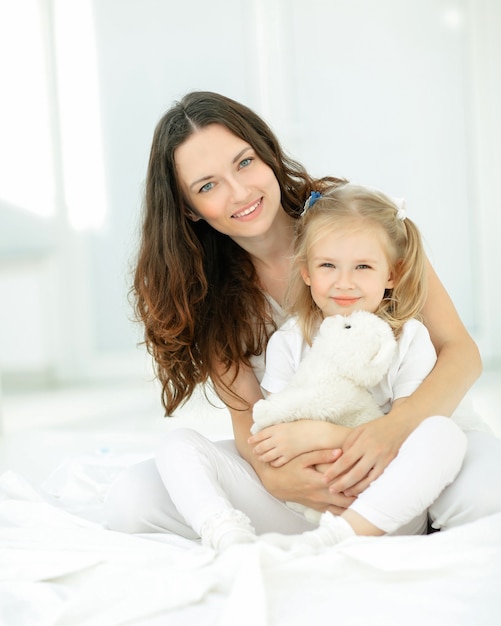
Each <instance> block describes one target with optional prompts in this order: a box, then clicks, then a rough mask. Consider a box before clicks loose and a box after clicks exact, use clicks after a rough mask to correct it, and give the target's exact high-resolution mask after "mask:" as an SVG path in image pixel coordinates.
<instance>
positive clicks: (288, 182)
mask: <svg viewBox="0 0 501 626" xmlns="http://www.w3.org/2000/svg"><path fill="white" fill-rule="evenodd" d="M335 182H336V179H334V178H324V179H321V180H314V179H313V178H311V177H310V176H309V175H308V174H307V172H306V171H305V170H304V168H303V167H302V166H301V165H299V164H298V163H296V162H295V161H293V160H291V159H289V158H287V157H286V155H285V154H284V153H283V151H282V149H281V148H280V145H279V143H278V141H277V140H276V138H275V136H274V135H273V133H272V132H271V130H270V129H269V128H268V126H267V125H266V124H265V122H264V121H263V120H261V119H260V118H259V117H258V116H257V115H256V114H255V113H253V112H252V111H251V110H250V109H248V108H247V107H245V106H243V105H241V104H239V103H237V102H235V101H232V100H230V99H228V98H225V97H224V96H221V95H218V94H214V93H210V92H194V93H190V94H188V95H186V96H185V97H184V98H183V99H182V100H181V102H179V103H177V104H175V105H174V106H173V107H172V108H171V109H170V110H169V111H168V112H167V113H166V114H165V115H164V117H163V118H162V119H161V120H160V122H159V124H158V126H157V128H156V131H155V134H154V138H153V145H152V149H151V154H150V161H149V167H148V175H147V183H146V197H145V212H144V221H143V230H142V240H141V247H140V251H139V256H138V262H137V268H136V274H135V281H134V295H135V297H136V311H137V314H138V318H139V319H140V320H141V321H142V323H143V324H144V327H145V340H146V345H147V348H148V350H149V352H150V353H151V355H152V356H153V359H154V362H155V365H156V373H157V375H158V378H159V380H160V382H161V384H162V389H163V394H162V400H163V404H164V406H165V409H166V413H167V414H168V415H170V414H172V413H173V411H175V409H176V408H177V407H178V406H179V405H180V404H181V403H183V402H184V401H186V400H187V399H189V397H190V396H191V394H192V393H193V391H194V389H195V387H196V386H197V385H198V384H199V383H205V382H208V381H209V380H212V382H213V384H214V386H215V388H216V390H217V392H218V393H219V395H220V397H221V398H222V399H223V401H224V402H225V403H226V404H227V406H228V408H229V410H230V413H231V419H232V424H233V431H234V436H235V445H236V449H237V450H238V453H239V454H237V452H236V450H235V447H234V445H233V444H232V443H225V444H221V445H219V446H218V444H212V443H211V442H207V441H202V440H201V439H200V438H197V441H196V443H194V448H193V450H194V454H197V455H199V454H218V455H219V456H218V458H220V461H221V470H220V471H221V472H222V473H225V472H227V473H228V482H229V483H231V485H232V488H231V489H230V491H231V492H232V493H233V494H234V499H235V500H236V501H235V502H234V505H235V507H236V508H239V509H240V510H244V512H245V513H246V514H247V515H248V516H249V517H250V518H251V519H252V521H253V522H254V526H255V527H256V530H257V532H258V533H260V532H266V531H273V530H275V531H276V530H279V531H280V532H290V533H294V532H298V529H299V531H300V530H304V529H305V528H306V527H305V526H304V525H303V526H302V525H301V524H300V523H299V520H298V519H292V518H291V517H290V515H291V514H292V513H290V512H289V510H288V509H287V507H286V506H285V505H282V502H281V501H284V500H289V501H294V502H299V503H301V504H304V505H306V506H310V507H312V508H316V509H318V510H329V511H331V512H332V513H334V514H340V513H342V512H343V511H344V510H345V508H346V507H347V506H349V505H350V504H351V503H352V502H353V500H354V498H355V497H356V496H357V495H358V494H359V493H361V492H362V491H363V490H364V489H365V488H366V487H367V486H368V485H369V484H370V483H371V482H372V481H373V480H374V479H375V478H377V476H379V475H380V474H381V473H382V472H383V470H384V469H385V467H386V466H387V465H388V464H389V463H390V461H391V460H392V459H393V458H394V457H395V456H396V454H397V452H398V450H399V448H400V446H401V445H402V443H403V442H404V441H405V440H406V438H407V436H408V435H409V434H410V433H411V432H412V431H413V430H414V429H415V428H416V426H417V425H418V424H420V423H421V422H422V421H423V420H424V419H425V418H426V417H428V416H430V415H436V414H440V415H450V414H451V413H452V411H453V410H454V409H455V408H456V406H457V405H458V403H459V402H460V400H461V398H462V397H463V396H464V394H465V393H466V391H467V390H468V388H469V387H470V386H471V385H472V384H473V382H474V381H475V380H476V378H477V377H478V376H479V374H480V371H481V363H480V358H479V354H478V350H477V348H476V346H475V344H474V342H473V341H472V339H471V338H470V337H469V335H468V333H467V331H466V329H465V328H464V326H463V324H462V322H461V320H460V319H459V317H458V315H457V313H456V311H455V309H454V306H453V304H452V302H451V300H450V298H449V297H448V295H447V293H446V291H445V289H444V287H443V286H442V285H441V283H440V281H439V279H438V277H437V276H436V274H435V272H434V271H433V269H432V268H431V266H430V265H429V264H428V297H427V300H426V303H425V306H424V310H423V318H424V323H425V325H426V327H427V328H428V331H429V333H430V336H431V339H432V341H433V344H434V346H435V349H436V351H437V355H438V359H437V364H436V366H435V368H434V369H433V371H432V372H431V373H430V375H429V376H428V377H427V378H426V380H425V381H424V382H423V383H422V385H421V386H420V387H419V388H418V390H417V391H416V392H415V393H414V394H412V395H411V396H410V397H409V398H408V399H406V400H405V402H402V403H401V404H400V405H399V406H398V407H395V409H393V410H392V411H390V413H388V415H386V416H384V417H381V418H379V419H378V420H374V421H372V422H370V423H368V424H366V425H363V426H360V427H357V428H354V429H353V430H352V431H351V432H350V434H349V435H348V436H345V435H344V431H343V432H340V431H339V430H338V427H336V426H335V425H331V427H330V429H329V434H328V436H326V437H325V446H324V449H323V450H314V451H311V452H309V453H305V454H302V455H299V456H297V457H296V458H294V459H292V460H291V461H289V462H288V463H287V464H285V465H284V466H282V467H280V468H277V467H273V466H272V465H270V464H268V463H266V462H263V461H262V460H260V458H259V455H260V453H261V448H260V444H259V443H258V444H257V445H255V446H253V439H252V438H249V434H250V427H251V425H252V406H253V404H254V403H255V402H256V401H257V400H258V399H260V398H261V397H262V393H261V389H260V386H259V378H260V376H262V371H263V359H264V350H265V348H266V343H267V340H268V338H269V336H270V334H271V333H272V332H273V330H274V329H275V328H276V327H277V326H278V325H280V324H281V322H282V321H283V318H284V312H283V310H282V308H281V305H282V303H283V299H284V295H285V288H286V284H287V276H288V273H289V264H290V256H291V252H292V243H293V226H294V220H295V219H296V218H297V217H298V216H299V214H300V212H301V210H302V206H303V204H304V202H305V199H306V198H307V197H308V196H309V195H310V193H311V191H313V190H318V191H322V189H323V188H324V187H325V185H327V184H332V183H335ZM339 182H340V181H339ZM288 426H290V425H287V424H282V425H277V426H274V427H272V428H274V429H284V428H287V427H288ZM311 427H312V428H315V422H312V424H311ZM161 454H162V453H161V452H160V453H159V454H158V455H157V457H156V460H152V461H151V462H147V463H146V464H140V465H138V466H134V467H132V468H131V469H130V470H128V471H127V472H126V473H125V474H124V475H123V476H122V477H121V478H120V479H119V481H117V483H116V485H115V486H114V488H112V490H111V492H110V495H109V498H108V503H107V509H108V521H109V525H110V527H112V528H115V529H117V530H125V531H130V532H146V531H148V530H149V531H152V530H159V531H163V530H166V531H173V532H178V533H179V534H183V535H184V536H187V537H193V534H192V531H191V529H186V528H185V525H184V522H183V520H182V518H181V516H179V515H176V511H175V510H173V507H172V506H171V503H170V502H169V495H168V491H167V489H166V488H165V484H166V480H167V479H166V478H165V477H163V476H162V468H161ZM242 457H243V459H242ZM500 458H501V457H500V442H499V441H498V440H496V439H495V438H494V437H489V436H487V435H485V434H484V433H472V436H471V437H470V436H469V449H468V452H467V456H466V460H465V464H464V467H463V470H462V471H461V472H460V474H459V476H458V478H457V479H456V481H455V483H454V484H453V485H451V486H450V487H448V488H447V489H446V490H445V491H444V492H443V493H442V495H441V496H440V498H439V500H438V501H437V502H436V503H435V505H434V507H433V510H432V511H431V514H432V517H433V518H434V520H435V523H436V525H437V526H438V527H448V526H452V525H454V524H457V523H462V522H465V521H469V520H472V519H476V518H477V517H480V516H482V515H486V514H489V513H492V512H495V511H499V510H501V496H500V495H496V491H499V490H497V489H492V488H491V485H497V484H499V479H500V478H501V462H500V460H499V459H500ZM322 463H333V466H332V468H331V470H330V480H331V481H332V479H333V478H334V480H333V482H331V483H330V484H329V487H328V486H327V481H326V479H325V478H324V476H323V475H322V474H321V473H320V472H318V471H317V470H316V469H315V466H316V465H317V464H322ZM251 466H252V468H253V469H252V468H251ZM253 470H254V471H255V472H256V474H257V476H258V477H259V479H260V481H261V482H262V484H263V485H264V486H265V487H266V490H267V491H268V492H269V493H271V494H273V496H274V497H271V496H268V494H267V493H266V491H264V490H263V489H262V486H261V483H260V482H259V480H258V479H257V477H256V475H255V474H254V472H253ZM180 473H182V468H180ZM171 478H172V477H168V482H169V489H170V488H176V485H177V483H175V481H174V483H175V484H174V485H173V484H172V483H173V481H172V480H171ZM237 478H238V479H237ZM228 488H229V487H228ZM232 489H233V490H232ZM226 491H228V489H227V490H226ZM249 502H250V504H249ZM281 507H282V508H283V509H284V510H283V511H282V508H281ZM272 508H273V513H272V514H271V513H270V511H271V509H272ZM260 516H261V517H260ZM258 517H259V519H257V518H258Z"/></svg>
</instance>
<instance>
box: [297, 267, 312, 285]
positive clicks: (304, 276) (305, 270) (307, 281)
mask: <svg viewBox="0 0 501 626" xmlns="http://www.w3.org/2000/svg"><path fill="white" fill-rule="evenodd" d="M299 271H300V272H301V278H302V279H303V280H304V282H305V284H307V285H308V286H310V285H311V279H310V274H309V272H308V268H307V267H306V265H303V266H302V267H301V269H300V270H299Z"/></svg>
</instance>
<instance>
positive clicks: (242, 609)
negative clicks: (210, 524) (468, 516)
mask: <svg viewBox="0 0 501 626" xmlns="http://www.w3.org/2000/svg"><path fill="white" fill-rule="evenodd" d="M95 476H96V473H95V472H94V478H95ZM98 482H99V481H98ZM84 483H85V481H84ZM96 488H97V486H96ZM97 491H98V492H99V491H100V489H99V488H97ZM73 504H74V499H73ZM87 504H89V498H87ZM91 504H95V503H91ZM0 547H1V553H0V624H2V626H3V625H5V626H115V625H117V626H118V625H119V624H129V625H131V624H132V625H141V626H160V625H162V626H164V625H168V626H193V625H196V626H215V625H217V626H235V625H238V626H303V625H306V624H308V625H309V624H319V625H320V624H324V623H329V624H331V623H332V624H338V625H340V626H341V625H342V626H360V625H362V624H363V625H365V624H370V625H371V626H372V625H376V626H383V625H384V626H414V625H416V626H417V625H419V626H422V625H426V626H438V625H440V626H472V625H475V626H499V624H500V623H501V593H500V591H499V588H500V583H501V514H499V515H494V516H491V517H489V518H485V519H482V520H479V521H477V522H475V523H473V524H469V525H465V526H463V527H460V528H456V529H453V530H449V531H447V532H442V533H435V534H433V535H429V536H418V537H380V538H368V537H358V538H354V539H350V540H349V541H346V542H344V543H342V544H340V545H338V546H335V547H332V548H329V549H326V550H325V551H324V552H323V553H322V554H319V555H308V554H304V555H302V556H301V555H293V554H289V553H286V552H282V551H280V550H278V549H276V548H273V547H271V546H263V545H261V544H251V545H243V546H235V547H233V548H231V549H229V550H227V551H226V552H225V553H223V554H221V555H216V554H215V553H214V552H212V551H211V550H209V549H207V548H202V547H200V546H199V545H198V544H196V543H194V542H189V541H187V540H180V539H179V538H177V537H171V536H169V535H142V536H138V535H125V534H121V533H116V532H112V531H110V530H107V529H105V528H104V527H103V526H102V524H101V523H99V522H96V521H90V520H89V519H85V518H84V517H82V516H81V515H76V514H74V513H73V512H68V510H65V507H64V502H61V500H59V501H58V500H57V499H54V498H51V496H49V495H47V494H46V493H43V492H40V491H39V490H36V489H34V488H33V487H32V486H31V485H29V484H28V483H27V482H26V481H25V480H24V479H23V478H22V477H21V476H19V475H17V474H14V473H12V472H7V473H5V474H3V475H2V476H0Z"/></svg>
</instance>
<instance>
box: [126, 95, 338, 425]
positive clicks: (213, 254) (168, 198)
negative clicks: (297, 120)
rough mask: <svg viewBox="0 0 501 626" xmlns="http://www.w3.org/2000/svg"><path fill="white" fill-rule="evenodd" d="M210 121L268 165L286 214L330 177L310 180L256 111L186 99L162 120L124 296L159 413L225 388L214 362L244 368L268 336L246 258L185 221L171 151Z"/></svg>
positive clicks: (267, 318) (227, 241)
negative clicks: (129, 299)
mask: <svg viewBox="0 0 501 626" xmlns="http://www.w3.org/2000/svg"><path fill="white" fill-rule="evenodd" d="M210 124H221V125H222V126H225V127H226V128H227V129H228V130H230V131H231V132H232V133H234V134H235V135H236V136H237V137H239V138H241V139H243V140H244V141H246V142H248V143H249V144H250V145H251V146H252V147H253V148H254V150H255V151H256V153H257V154H258V156H259V157H260V158H261V159H262V160H263V161H264V162H265V163H266V164H267V165H269V166H270V167H271V169H272V170H273V172H274V173H275V176H276V177H277V180H278V182H279V185H280V189H281V203H282V207H283V208H284V210H285V211H286V212H287V213H288V214H289V215H292V216H297V215H298V214H299V213H300V211H301V207H302V205H303V203H304V200H305V198H306V197H307V196H308V195H309V194H310V192H311V191H312V190H313V189H317V188H318V187H319V185H320V186H322V185H323V184H324V182H326V181H331V182H336V180H337V179H334V178H330V177H326V178H325V179H321V180H320V181H315V180H313V179H312V178H311V177H310V176H309V175H308V174H307V172H306V171H305V169H304V168H303V166H302V165H300V164H299V163H297V162H296V161H294V160H293V159H290V158H289V157H288V156H286V155H285V154H284V152H283V151H282V149H281V147H280V145H279V143H278V140H277V139H276V137H275V135H274V134H273V132H272V131H271V129H270V128H269V127H268V125H267V124H266V123H265V122H264V121H263V120H262V119H261V118H260V117H259V116H258V115H256V114H255V113H254V112H253V111H252V110H251V109H249V108H247V107H246V106H244V105H242V104H240V103H238V102H236V101H234V100H231V99H229V98H227V97H225V96H222V95H219V94H216V93H212V92H192V93H189V94H187V95H186V96H185V97H184V98H182V100H180V101H179V102H177V103H175V104H174V105H173V106H172V108H171V109H169V111H167V113H166V114H165V115H164V116H163V117H162V118H161V120H160V121H159V123H158V125H157V127H156V129H155V133H154V136H153V142H152V147H151V152H150V159H149V165H148V171H147V178H146V189H145V198H144V204H143V223H142V232H141V239H140V247H139V251H138V256H137V263H136V267H135V274H134V283H133V287H132V289H131V294H132V296H133V298H134V309H135V313H136V317H137V319H138V320H139V321H140V322H142V323H143V324H144V343H145V344H146V347H147V349H148V352H149V353H150V354H151V356H152V357H153V360H154V366H155V373H156V375H157V377H158V379H159V381H160V383H161V385H162V403H163V405H164V407H165V411H166V415H172V413H173V412H174V411H175V410H176V408H177V407H178V406H179V405H181V404H182V403H183V402H185V401H186V400H187V399H189V398H190V396H191V395H192V393H193V391H194V390H195V387H196V386H197V385H198V384H200V383H206V382H207V381H208V380H209V379H212V380H213V382H214V383H215V386H216V388H217V387H218V386H219V387H221V386H222V381H221V371H220V369H219V368H216V364H217V363H222V364H223V366H224V369H225V371H226V372H228V371H230V370H231V371H232V373H234V375H235V376H236V375H237V373H238V369H239V366H240V365H241V364H245V365H250V361H249V359H250V357H251V356H253V355H257V354H261V353H262V352H263V351H264V350H265V348H266V343H267V341H268V338H269V335H270V333H271V331H272V330H273V320H272V317H271V313H270V310H269V307H268V304H267V300H266V298H265V295H264V293H263V291H262V289H261V288H260V286H259V284H258V279H257V274H256V270H255V268H254V265H253V264H252V262H251V259H250V257H249V255H248V254H247V253H246V252H245V251H244V250H243V249H242V248H240V247H239V246H238V245H237V244H236V243H235V242H234V241H233V240H232V239H231V238H230V237H228V236H226V235H223V234H221V233H219V232H218V231H216V230H214V229H213V228H212V227H210V226H209V225H208V224H207V223H206V222H205V221H203V220H200V221H197V222H194V221H192V220H190V219H189V218H188V211H189V207H188V206H187V204H186V201H185V199H184V197H183V194H182V192H181V190H180V186H179V183H178V180H177V178H176V171H175V162H174V151H175V150H176V148H177V147H178V146H180V145H181V144H182V143H183V142H184V141H186V139H187V138H188V137H190V135H192V134H193V133H194V132H196V131H197V130H199V129H201V128H204V127H206V126H208V125H210ZM226 388H227V389H228V387H226ZM228 390H229V389H228Z"/></svg>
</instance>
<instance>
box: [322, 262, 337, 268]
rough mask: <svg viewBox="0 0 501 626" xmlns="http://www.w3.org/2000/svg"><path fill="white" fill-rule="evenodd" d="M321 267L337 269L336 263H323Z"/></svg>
mask: <svg viewBox="0 0 501 626" xmlns="http://www.w3.org/2000/svg"><path fill="white" fill-rule="evenodd" d="M320 267H335V265H334V263H322V264H321V265H320Z"/></svg>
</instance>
